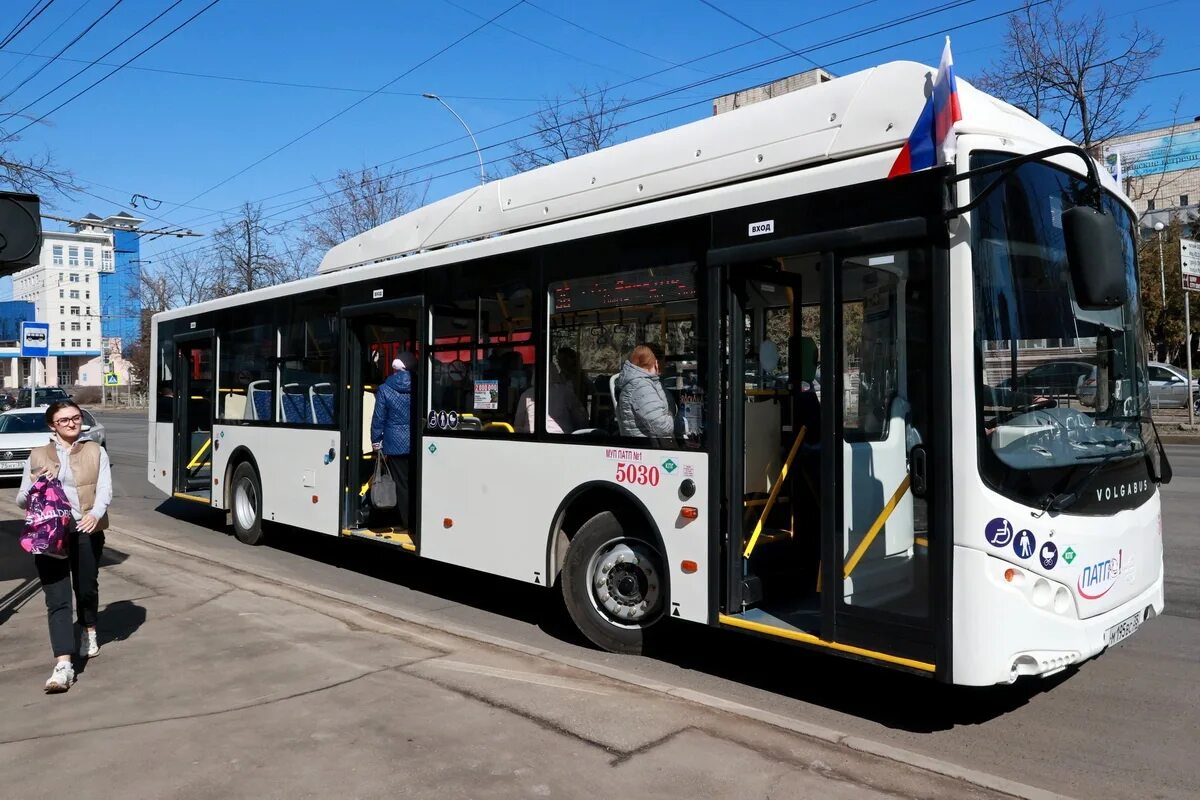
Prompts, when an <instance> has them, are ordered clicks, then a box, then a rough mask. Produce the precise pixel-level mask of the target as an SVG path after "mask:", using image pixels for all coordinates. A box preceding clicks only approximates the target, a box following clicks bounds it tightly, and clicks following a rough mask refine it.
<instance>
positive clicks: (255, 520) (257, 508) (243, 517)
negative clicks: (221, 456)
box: [230, 461, 263, 544]
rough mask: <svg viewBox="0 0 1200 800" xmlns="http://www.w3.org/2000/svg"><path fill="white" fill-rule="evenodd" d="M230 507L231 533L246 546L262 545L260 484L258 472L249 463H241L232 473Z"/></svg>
mask: <svg viewBox="0 0 1200 800" xmlns="http://www.w3.org/2000/svg"><path fill="white" fill-rule="evenodd" d="M232 484H233V490H232V503H231V504H230V505H231V506H232V508H231V510H232V512H233V514H232V516H233V533H234V535H235V536H237V538H238V540H239V541H241V542H245V543H246V544H262V541H263V520H262V484H261V482H260V481H259V479H258V472H257V471H256V470H255V469H254V465H252V464H251V463H250V462H249V461H243V462H242V463H241V464H238V465H237V468H236V469H235V470H234V471H233V481H232Z"/></svg>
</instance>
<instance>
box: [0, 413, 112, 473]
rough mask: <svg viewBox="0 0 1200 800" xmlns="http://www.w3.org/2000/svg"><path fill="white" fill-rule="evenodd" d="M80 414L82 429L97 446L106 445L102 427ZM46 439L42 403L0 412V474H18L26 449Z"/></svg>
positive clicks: (22, 468)
mask: <svg viewBox="0 0 1200 800" xmlns="http://www.w3.org/2000/svg"><path fill="white" fill-rule="evenodd" d="M80 413H81V414H82V415H83V432H84V433H90V434H91V436H90V437H89V438H91V439H94V440H95V441H96V442H98V443H99V444H100V445H101V446H103V447H107V446H108V440H107V438H106V437H105V433H104V426H103V425H101V424H100V423H98V422H96V418H95V417H93V416H92V415H91V414H90V413H88V412H87V411H83V410H82V409H81V410H80ZM49 441H50V428H49V426H47V425H46V406H34V407H33V408H14V409H11V410H9V411H5V412H4V413H3V414H0V477H6V478H12V477H20V476H21V473H22V471H24V469H25V462H26V461H27V460H28V459H29V451H30V450H32V449H33V448H35V447H41V446H42V445H44V444H47V443H48V442H49Z"/></svg>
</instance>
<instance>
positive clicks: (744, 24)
mask: <svg viewBox="0 0 1200 800" xmlns="http://www.w3.org/2000/svg"><path fill="white" fill-rule="evenodd" d="M700 2H701V3H703V4H704V5H706V6H708V7H709V8H711V9H712V10H713V11H716V12H717V13H718V14H720V15H721V16H723V17H725V18H726V19H730V20H732V21H733V22H735V23H737V24H738V25H741V26H742V27H743V28H745V29H746V30H748V31H750V32H751V33H756V34H758V35H759V36H761V37H762V38H764V39H766V40H767V41H768V42H770V43H771V44H774V45H778V46H779V47H782V48H783V49H784V50H787V51H788V52H789V53H791V54H792V55H795V56H798V57H799V58H802V59H804V60H805V61H807V62H808V63H809V64H812V65H813V66H814V67H816V68H818V69H820V68H821V65H820V64H818V63H817V62H815V61H813V60H812V59H811V58H809V57H808V56H806V55H803V54H802V53H797V52H796V51H795V50H793V49H792V48H790V47H788V46H787V45H786V44H784V43H783V42H781V41H779V40H778V39H776V38H775V37H774V36H772V35H771V34H769V33H763V32H762V31H760V30H759V29H758V28H756V27H754V26H753V25H751V24H750V23H749V22H746V21H745V20H744V19H742V18H740V17H735V16H734V15H733V14H730V13H729V12H728V11H726V10H725V9H723V8H721V7H720V6H718V5H717V4H715V3H712V2H709V0H700Z"/></svg>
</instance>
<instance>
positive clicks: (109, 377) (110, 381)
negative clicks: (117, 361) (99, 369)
mask: <svg viewBox="0 0 1200 800" xmlns="http://www.w3.org/2000/svg"><path fill="white" fill-rule="evenodd" d="M104 385H105V386H120V385H121V381H120V378H118V377H117V373H115V372H106V373H105V374H104Z"/></svg>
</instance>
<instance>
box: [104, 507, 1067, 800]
mask: <svg viewBox="0 0 1200 800" xmlns="http://www.w3.org/2000/svg"><path fill="white" fill-rule="evenodd" d="M108 532H109V533H116V534H118V535H121V536H127V537H129V538H130V539H133V540H135V541H138V542H141V543H142V544H144V545H147V546H149V547H154V548H158V549H160V550H166V551H168V552H171V553H175V554H177V555H182V556H186V557H188V558H193V559H196V560H198V561H204V562H206V563H209V564H213V565H216V566H219V567H222V568H224V569H230V570H233V571H235V572H241V573H243V574H245V575H250V576H253V577H257V578H260V579H264V580H268V581H272V582H274V583H277V584H280V585H282V586H286V587H287V588H289V589H291V590H293V591H297V592H303V593H307V594H310V595H316V596H318V597H323V598H325V599H327V600H333V601H335V602H338V603H343V604H345V605H349V606H354V607H358V608H363V609H366V610H368V611H371V612H373V613H375V614H380V615H382V616H385V617H391V618H392V619H396V620H399V621H401V622H406V623H409V624H412V625H418V626H421V627H424V628H430V629H432V630H436V631H439V632H442V633H446V634H449V635H451V636H457V637H460V638H463V639H467V640H469V641H473V642H479V643H481V644H486V645H490V646H492V647H498V648H501V649H504V650H511V651H515V652H518V653H523V654H525V655H530V656H535V657H537V658H543V659H546V660H547V661H552V662H555V663H558V664H562V665H563V666H567V667H572V668H574V669H578V670H582V671H584V672H590V673H592V674H594V675H600V676H602V677H605V678H609V679H611V680H615V681H619V682H621V683H626V684H629V685H632V686H637V687H639V688H641V689H645V690H647V691H651V692H656V693H658V694H664V695H667V696H669V697H673V698H676V699H679V700H684V701H687V702H690V703H695V704H697V705H700V706H704V707H706V708H710V709H713V710H717V711H724V712H726V713H729V714H734V715H737V716H740V717H744V718H746V719H749V720H754V721H756V722H761V723H765V724H767V725H771V726H774V727H776V728H781V729H783V730H786V731H790V732H792V733H796V734H799V735H801V736H806V737H809V738H812V739H817V740H820V741H823V742H826V743H828V744H833V745H839V746H842V747H846V748H848V749H850V750H854V751H856V752H860V753H865V754H868V755H873V756H876V757H879V758H885V759H887V760H889V761H895V762H897V763H900V764H904V765H906V766H909V767H913V768H916V769H920V770H924V771H926V772H932V773H934V774H937V775H942V776H944V777H947V778H951V779H954V780H959V781H963V782H964V783H970V784H972V785H974V786H978V787H980V788H982V789H987V790H990V791H994V792H1000V793H1002V794H1007V795H1011V796H1013V797H1019V798H1024V799H1025V800H1070V798H1068V797H1067V796H1066V795H1062V794H1058V793H1056V792H1051V791H1047V790H1045V789H1039V788H1038V787H1036V786H1030V785H1028V784H1024V783H1020V782H1018V781H1012V780H1009V779H1007V778H1002V777H1000V776H998V775H992V774H990V773H987V772H982V771H980V770H974V769H970V768H967V767H962V766H959V765H958V764H953V763H951V762H949V761H943V760H941V759H938V758H932V757H930V756H926V755H922V754H921V753H916V752H913V751H911V750H905V749H903V748H899V747H893V746H892V745H888V744H884V743H882V742H876V741H872V740H870V739H866V738H863V737H861V736H852V735H850V734H847V733H842V732H841V731H837V730H834V729H833V728H827V727H825V726H823V725H816V724H813V723H809V722H803V721H801V720H796V719H792V718H790V717H785V716H783V715H781V714H775V713H773V712H770V711H765V710H763V709H759V708H755V707H754V706H748V705H745V704H743V703H737V702H734V701H731V700H725V699H722V698H720V697H716V696H714V695H710V694H705V693H703V692H697V691H695V690H692V689H686V688H682V687H678V686H672V685H670V684H667V683H662V682H661V681H655V680H651V679H648V678H645V677H642V676H641V675H638V674H636V673H633V672H628V671H626V670H621V669H616V668H613V667H609V666H606V665H604V664H595V663H593V662H590V661H586V660H584V659H580V658H575V657H573V656H568V655H563V654H561V653H555V652H552V651H550V650H545V649H543V648H540V647H531V646H529V645H525V644H521V643H520V642H514V641H512V640H509V639H502V638H500V637H497V636H492V635H491V634H487V633H484V632H482V631H479V630H475V629H473V628H468V627H464V626H461V625H457V624H454V623H451V622H443V621H441V620H434V619H431V618H429V617H426V616H423V615H421V614H415V613H412V612H409V611H398V610H396V609H394V608H385V607H384V606H382V605H379V604H377V603H373V602H371V601H370V600H368V599H366V598H361V597H354V596H351V595H345V594H342V593H341V592H335V591H332V590H330V589H323V588H318V587H315V586H312V585H308V584H302V583H299V582H297V581H295V580H292V579H291V578H287V577H284V576H281V575H278V574H275V573H274V572H273V571H265V570H256V569H250V568H247V567H245V566H242V565H232V564H228V563H225V562H223V561H218V560H217V559H215V558H213V557H212V556H209V555H206V554H204V553H200V552H198V551H196V550H192V549H191V548H188V547H184V546H181V545H178V544H175V543H173V542H172V543H168V542H163V541H160V540H158V539H154V538H152V537H150V536H147V535H146V534H142V533H135V532H133V531H130V530H129V529H128V528H124V527H119V526H113V527H110V528H109V529H108Z"/></svg>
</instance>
